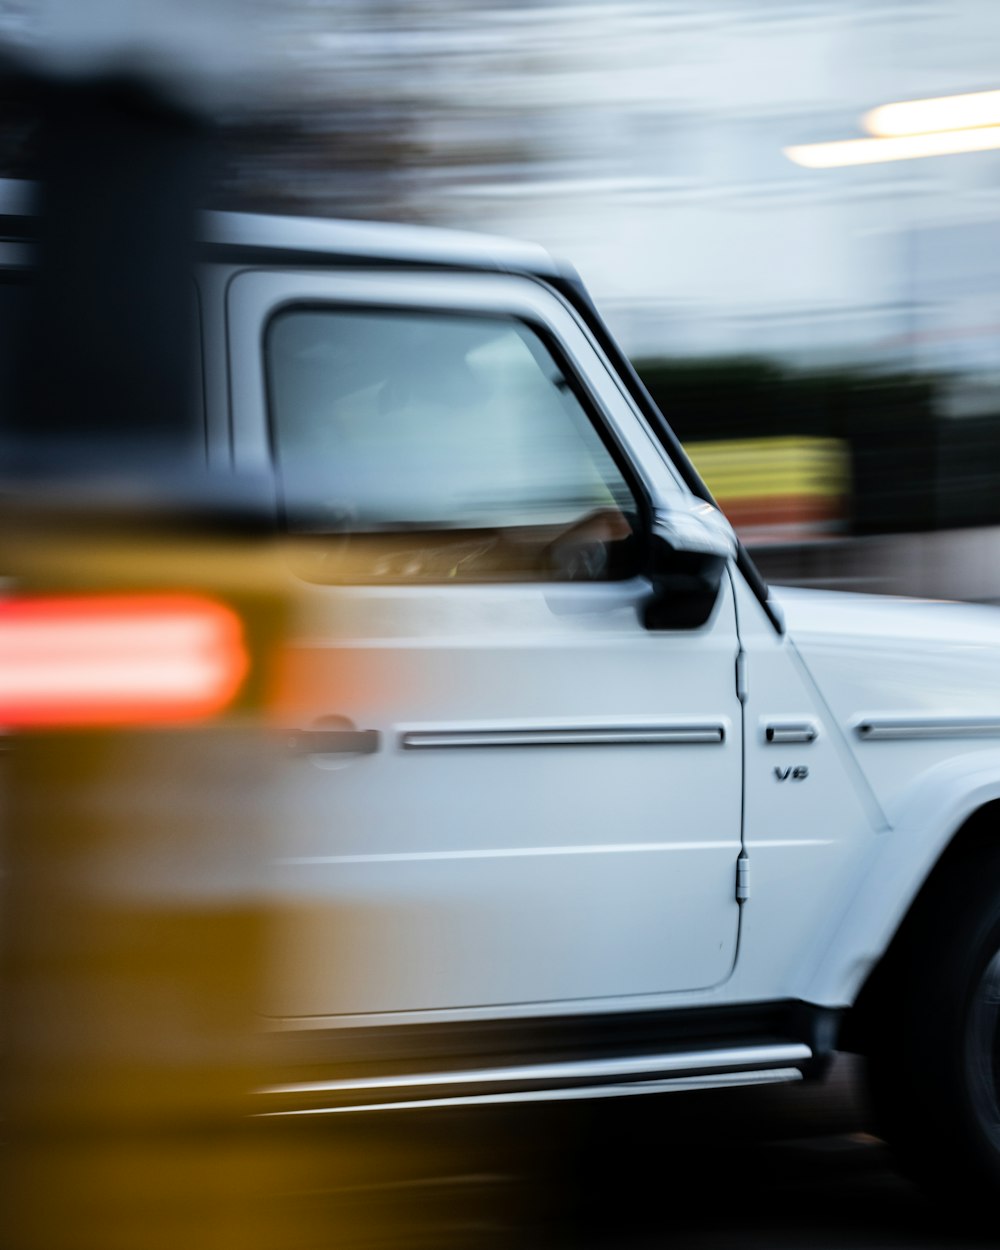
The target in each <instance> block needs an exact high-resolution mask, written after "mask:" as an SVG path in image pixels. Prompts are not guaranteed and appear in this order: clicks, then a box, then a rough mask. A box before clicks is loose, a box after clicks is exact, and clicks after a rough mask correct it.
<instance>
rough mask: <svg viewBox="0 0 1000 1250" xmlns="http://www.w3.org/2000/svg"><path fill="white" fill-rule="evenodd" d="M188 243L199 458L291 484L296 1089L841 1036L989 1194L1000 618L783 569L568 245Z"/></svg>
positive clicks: (289, 900)
mask: <svg viewBox="0 0 1000 1250" xmlns="http://www.w3.org/2000/svg"><path fill="white" fill-rule="evenodd" d="M23 220H24V219H23V218H21V217H17V216H11V217H9V218H8V225H7V229H6V231H5V235H6V238H7V240H8V241H7V242H4V243H2V244H0V263H2V264H3V273H2V274H0V277H2V278H3V280H4V281H16V280H17V279H18V275H19V274H20V272H21V271H22V269H23V266H24V265H25V263H26V258H25V254H24V250H23V247H22V245H21V244H20V243H19V242H18V241H17V237H16V236H17V234H18V231H19V230H21V229H23ZM202 262H203V264H202V268H201V270H200V274H199V279H198V293H199V306H200V319H201V330H202V344H201V356H202V360H203V367H204V378H203V381H204V390H203V393H204V417H205V442H206V449H207V458H208V462H209V465H210V466H211V468H212V469H213V470H215V471H218V472H219V473H222V474H229V473H232V472H237V473H239V472H244V471H245V472H248V473H256V472H258V471H265V472H268V473H272V474H273V475H274V477H275V480H276V481H277V482H278V484H279V491H278V494H279V495H280V498H278V499H277V500H276V507H277V510H278V512H279V514H280V517H281V523H282V525H283V526H284V528H285V530H286V532H287V539H286V544H285V549H286V555H287V568H288V577H289V579H290V581H294V582H295V584H296V585H297V586H298V588H299V589H298V592H297V597H298V601H299V603H300V605H301V611H300V621H299V627H298V636H297V638H296V640H295V644H294V646H293V648H292V650H291V655H290V662H289V669H290V674H291V675H290V677H289V686H288V690H287V691H286V692H285V698H284V715H285V724H286V725H287V728H288V731H289V732H288V738H289V741H290V743H291V745H292V747H293V751H294V754H295V758H294V759H293V760H292V762H290V764H289V765H288V767H287V769H286V770H285V779H286V794H285V800H286V801H285V811H286V813H287V816H286V818H285V819H284V820H283V822H282V827H281V828H280V829H277V830H276V831H275V840H276V842H277V843H278V851H277V855H276V859H277V868H276V874H277V876H276V880H277V882H278V889H279V896H280V897H281V899H282V900H283V909H282V914H283V923H282V926H281V933H280V935H279V939H278V941H277V944H276V956H277V958H276V965H275V966H276V970H277V975H276V976H275V978H274V988H273V992H272V997H271V1002H270V1006H269V1011H270V1013H271V1015H272V1017H273V1019H274V1020H275V1021H276V1022H277V1023H278V1024H279V1026H280V1028H281V1029H282V1030H283V1031H284V1032H285V1034H287V1036H288V1039H289V1041H290V1043H291V1044H292V1045H291V1047H290V1050H289V1054H290V1056H291V1057H292V1058H290V1068H289V1072H288V1079H287V1080H286V1081H283V1082H282V1083H278V1084H275V1085H273V1086H271V1087H270V1088H269V1089H267V1090H266V1091H264V1092H263V1094H262V1099H263V1101H264V1104H265V1106H266V1108H267V1110H268V1111H273V1112H274V1113H277V1114H289V1115H292V1114H302V1113H311V1114H326V1113H329V1114H336V1113H341V1112H345V1111H354V1112H356V1111H358V1110H359V1109H361V1108H382V1107H385V1106H387V1105H390V1104H391V1105H395V1106H398V1105H401V1104H402V1105H407V1106H413V1105H421V1106H427V1107H433V1106H439V1105H468V1104H476V1103H482V1102H487V1103H488V1102H498V1101H500V1102H502V1101H516V1100H545V1099H557V1098H575V1097H594V1096H598V1095H601V1096H610V1095H627V1094H640V1093H651V1092H654V1091H658V1090H668V1089H672V1088H692V1087H699V1086H706V1087H714V1086H719V1085H733V1084H746V1083H754V1082H762V1081H779V1080H797V1079H800V1077H801V1076H803V1075H807V1076H808V1075H815V1074H818V1073H819V1072H820V1071H821V1070H822V1067H823V1064H824V1061H825V1060H826V1059H827V1058H828V1057H829V1055H830V1054H831V1053H832V1051H833V1050H834V1049H836V1048H838V1047H842V1048H849V1049H855V1050H858V1051H860V1052H862V1053H865V1054H867V1055H868V1056H869V1058H870V1064H869V1068H870V1071H871V1074H872V1082H873V1091H874V1096H875V1104H876V1110H877V1113H878V1115H879V1118H880V1122H881V1125H882V1128H883V1130H884V1132H885V1133H886V1135H887V1136H888V1137H889V1138H890V1139H891V1140H892V1141H893V1142H894V1143H895V1145H896V1146H897V1148H898V1149H899V1151H900V1152H901V1153H902V1154H903V1155H904V1156H905V1158H906V1159H907V1161H908V1162H909V1164H910V1165H911V1166H912V1167H913V1168H914V1169H915V1170H917V1171H918V1172H920V1173H921V1174H922V1175H924V1176H925V1177H928V1178H933V1180H934V1181H935V1183H936V1184H938V1185H941V1184H944V1183H945V1182H946V1181H955V1182H957V1183H960V1184H961V1185H962V1186H963V1187H964V1188H965V1189H966V1190H968V1191H969V1192H973V1193H977V1194H980V1195H982V1194H983V1193H987V1194H988V1193H990V1192H995V1190H996V1186H997V1181H998V1178H1000V1097H998V1080H1000V1053H998V1043H1000V828H998V826H1000V816H998V813H1000V805H998V804H1000V615H998V614H997V613H996V612H995V611H993V610H991V609H987V608H981V607H970V606H962V605H957V604H944V603H918V602H901V601H892V600H888V599H882V598H876V597H864V596H852V595H839V594H833V593H819V592H816V593H814V592H802V591H797V592H781V593H777V594H776V593H774V592H769V591H768V590H767V588H766V587H765V586H764V585H763V583H762V581H761V579H760V577H759V575H758V574H757V573H756V571H755V569H754V567H753V565H752V563H751V561H750V559H749V558H748V556H747V554H746V552H745V551H744V550H742V548H741V547H740V546H739V544H738V542H737V541H736V539H735V537H734V535H733V532H732V530H731V529H730V527H729V526H728V524H727V522H726V521H725V519H724V518H723V517H722V516H721V515H720V514H719V513H718V512H717V510H716V509H715V508H714V506H713V505H712V502H711V500H710V497H709V496H708V493H707V491H706V489H705V487H704V486H703V484H702V483H701V482H700V481H699V479H698V477H697V475H696V474H695V472H694V470H693V469H692V467H691V465H690V463H689V462H688V460H687V459H686V457H685V456H684V454H683V452H682V450H681V448H680V447H679V445H678V443H677V441H676V439H675V438H674V437H673V435H672V434H671V432H670V430H669V428H668V426H667V425H666V423H665V421H664V419H663V417H662V416H661V415H660V413H659V412H658V411H657V410H656V408H655V407H654V405H653V404H652V402H651V400H650V398H649V396H648V395H647V393H646V392H645V390H644V389H643V387H642V385H641V383H640V381H639V379H638V378H637V376H636V375H635V373H634V371H633V370H632V368H631V367H630V365H629V363H628V361H627V360H626V359H625V357H624V356H623V354H622V352H621V351H620V349H619V348H618V347H617V346H616V345H615V343H614V341H613V339H612V337H611V336H610V334H609V333H608V331H607V329H606V327H605V326H604V324H603V323H602V321H601V320H600V317H599V316H598V314H597V312H596V311H595V309H594V307H593V305H592V304H591V303H590V301H589V299H588V297H587V295H586V293H585V291H584V289H583V287H582V285H581V283H580V282H579V280H578V278H577V277H576V276H575V275H574V274H573V273H572V271H570V270H568V269H566V268H564V267H561V266H558V265H556V264H554V263H553V262H552V261H551V260H550V258H549V257H548V256H547V255H546V254H545V253H544V252H542V251H540V250H538V249H535V248H532V247H529V246H520V245H515V244H512V243H508V242H505V241H499V240H490V239H480V238H478V237H472V236H465V235H457V234H450V233H444V232H435V231H430V230H423V229H410V228H401V227H395V226H387V225H386V226H376V225H361V224H352V223H333V222H321V221H301V220H287V219H279V218H265V217H249V216H240V215H216V216H213V217H211V218H209V219H207V222H206V227H205V238H204V243H203V253H202ZM667 415H668V416H669V414H667Z"/></svg>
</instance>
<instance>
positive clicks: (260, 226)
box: [0, 178, 572, 278]
mask: <svg viewBox="0 0 1000 1250" xmlns="http://www.w3.org/2000/svg"><path fill="white" fill-rule="evenodd" d="M34 191H35V186H34V184H33V183H31V182H26V181H19V180H15V179H9V178H6V179H0V219H5V222H6V229H5V230H0V233H2V234H7V235H8V237H9V236H10V234H11V233H12V232H13V233H15V234H16V235H18V236H23V235H24V234H25V233H26V232H27V231H26V230H25V229H24V227H23V226H21V227H17V226H15V223H16V222H24V221H26V220H29V219H30V218H31V217H32V216H33V215H34V211H35V210H34V200H35V196H34ZM199 233H200V240H199V241H200V242H201V243H202V244H203V245H205V247H206V248H207V250H208V253H209V255H210V256H211V255H212V254H218V255H222V256H227V257H231V258H233V259H236V258H239V259H241V260H243V261H252V262H257V263H262V264H266V263H268V262H270V261H272V260H278V259H283V260H293V259H297V260H299V261H302V262H312V263H319V262H324V261H325V262H326V263H329V262H330V261H331V260H342V261H347V262H349V263H355V264H358V263H369V264H378V265H392V264H399V265H417V266H434V267H448V268H463V269H481V270H482V269H485V270H499V271H503V272H517V273H529V274H534V275H537V276H539V277H545V278H556V277H566V276H568V275H569V274H571V272H572V271H571V270H570V268H569V267H568V266H564V265H561V264H559V263H557V262H556V261H555V260H553V258H552V257H551V256H550V255H549V253H548V252H547V251H546V250H545V249H544V248H543V247H540V246H539V245H537V244H534V243H522V242H518V241H516V240H513V239H506V238H503V237H500V236H494V235H487V234H475V233H472V232H471V231H462V230H444V229H439V228H437V227H434V226H411V225H398V224H396V223H394V222H370V221H348V220H332V219H328V218H321V217H285V216H278V215H270V214H265V213H235V212H205V213H203V214H202V215H201V218H200V228H199Z"/></svg>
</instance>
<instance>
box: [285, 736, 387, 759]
mask: <svg viewBox="0 0 1000 1250" xmlns="http://www.w3.org/2000/svg"><path fill="white" fill-rule="evenodd" d="M381 740H382V735H381V734H380V733H379V731H378V730H377V729H296V730H294V731H293V732H292V733H290V734H289V735H288V750H289V752H290V753H291V754H292V755H296V756H302V755H374V754H375V752H376V751H377V750H378V749H379V746H380V744H381Z"/></svg>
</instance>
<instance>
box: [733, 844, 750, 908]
mask: <svg viewBox="0 0 1000 1250" xmlns="http://www.w3.org/2000/svg"><path fill="white" fill-rule="evenodd" d="M749 897H750V859H749V856H748V855H747V853H746V851H740V854H739V858H738V859H737V860H736V901H737V903H745V902H746V901H747V899H748V898H749Z"/></svg>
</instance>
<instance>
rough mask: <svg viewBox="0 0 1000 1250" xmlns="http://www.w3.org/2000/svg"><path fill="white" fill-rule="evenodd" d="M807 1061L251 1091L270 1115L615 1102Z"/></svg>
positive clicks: (670, 1061) (729, 1060)
mask: <svg viewBox="0 0 1000 1250" xmlns="http://www.w3.org/2000/svg"><path fill="white" fill-rule="evenodd" d="M812 1058H813V1052H812V1048H811V1047H809V1046H807V1045H806V1044H805V1043H803V1042H794V1043H785V1044H779V1045H766V1046H740V1047H727V1048H726V1049H723V1050H707V1051H689V1052H673V1053H670V1054H662V1055H643V1056H639V1057H630V1058H624V1057H623V1058H614V1059H590V1060H574V1061H569V1062H563V1063H539V1064H525V1065H521V1066H515V1065H511V1066H509V1067H501V1068H482V1069H467V1070H464V1071H462V1070H459V1071H453V1072H425V1073H420V1074H413V1075H407V1076H374V1077H350V1078H345V1079H342V1080H332V1081H304V1082H300V1083H297V1084H287V1085H271V1086H267V1087H265V1088H264V1089H261V1090H259V1091H258V1095H259V1096H260V1097H262V1098H263V1099H264V1100H265V1101H264V1105H265V1106H266V1107H267V1106H269V1107H273V1110H263V1111H260V1112H258V1113H257V1114H258V1115H262V1116H301V1115H334V1114H337V1113H343V1112H359V1111H390V1110H392V1111H402V1110H410V1109H416V1108H432V1107H472V1106H486V1105H491V1104H500V1103H518V1102H522V1103H523V1102H560V1101H566V1100H568V1099H577V1098H621V1097H629V1096H632V1097H634V1096H637V1095H641V1094H657V1093H669V1092H671V1091H684V1090H698V1089H720V1088H726V1087H731V1086H739V1085H764V1084H776V1083H778V1082H781V1081H797V1080H800V1079H801V1077H802V1072H801V1071H800V1067H799V1065H802V1064H805V1063H808V1061H809V1060H811V1059H812Z"/></svg>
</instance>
